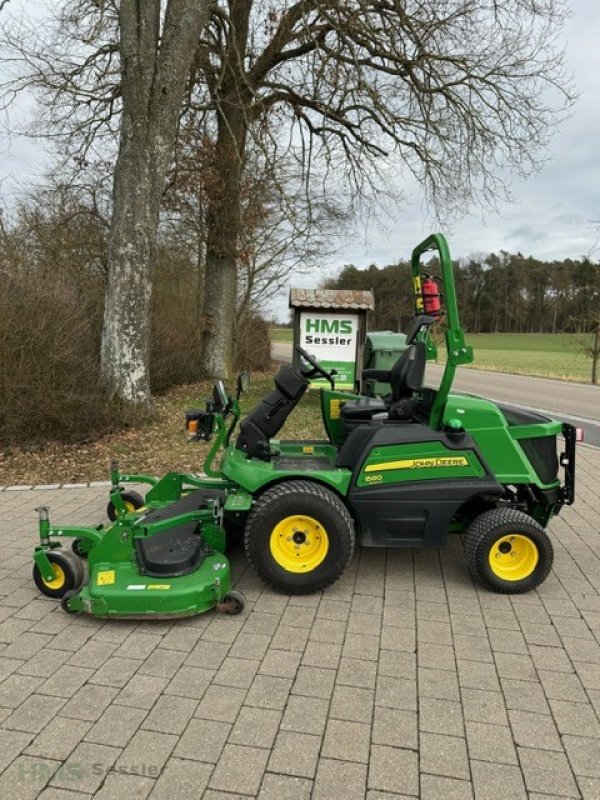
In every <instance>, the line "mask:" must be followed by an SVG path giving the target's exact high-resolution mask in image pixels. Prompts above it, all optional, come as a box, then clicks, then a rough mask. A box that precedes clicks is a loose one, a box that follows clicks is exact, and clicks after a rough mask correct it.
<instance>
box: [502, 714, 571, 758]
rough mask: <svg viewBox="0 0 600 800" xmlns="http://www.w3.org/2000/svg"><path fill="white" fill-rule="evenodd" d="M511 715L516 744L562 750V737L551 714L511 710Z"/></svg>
mask: <svg viewBox="0 0 600 800" xmlns="http://www.w3.org/2000/svg"><path fill="white" fill-rule="evenodd" d="M509 717H510V724H511V727H512V731H513V736H514V740H515V744H517V745H521V746H523V747H534V748H539V749H541V750H557V751H559V752H562V745H561V742H560V737H559V735H558V731H557V730H556V725H555V724H554V720H553V719H552V717H551V716H548V715H545V714H532V713H530V712H529V711H510V712H509Z"/></svg>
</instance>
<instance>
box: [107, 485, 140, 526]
mask: <svg viewBox="0 0 600 800" xmlns="http://www.w3.org/2000/svg"><path fill="white" fill-rule="evenodd" d="M121 498H122V499H123V503H124V504H125V511H126V512H127V513H128V514H131V513H133V512H134V511H137V510H138V509H140V508H142V506H143V505H144V498H143V497H142V495H141V494H139V493H138V492H134V491H133V490H132V491H127V492H121ZM106 516H107V517H108V518H109V520H110V521H111V522H114V521H115V520H116V518H117V509H116V508H115V507H114V504H113V502H112V500H109V501H108V505H107V506H106Z"/></svg>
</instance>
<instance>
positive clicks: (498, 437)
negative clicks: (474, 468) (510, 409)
mask: <svg viewBox="0 0 600 800" xmlns="http://www.w3.org/2000/svg"><path fill="white" fill-rule="evenodd" d="M450 419H459V420H460V421H461V423H462V425H463V427H464V429H465V430H466V431H467V433H469V435H470V436H471V437H472V438H473V439H474V441H475V442H476V444H477V446H478V447H479V449H480V451H481V452H482V453H483V455H484V458H485V459H486V462H487V465H488V467H489V469H490V470H491V472H492V473H493V474H494V475H495V476H496V479H497V480H498V482H499V483H503V484H505V485H509V484H515V485H518V484H526V485H534V486H538V487H539V488H543V489H546V488H554V487H555V486H558V485H559V481H558V480H557V481H554V482H553V483H551V484H549V485H546V484H543V483H541V482H540V479H539V478H538V476H537V473H536V472H535V470H534V469H533V467H532V466H531V464H530V463H529V460H528V458H527V457H526V455H525V453H524V452H523V449H522V448H521V447H520V445H519V439H522V438H523V439H525V438H534V437H542V436H556V435H558V434H560V433H561V431H562V423H560V422H547V423H540V424H539V425H522V426H520V425H514V426H509V425H508V423H507V421H506V419H505V418H504V415H503V414H502V413H501V411H500V409H499V408H498V407H497V406H496V405H495V404H494V403H492V402H490V401H489V400H485V399H484V398H483V397H477V396H475V395H467V394H451V395H449V396H448V400H447V403H446V405H445V408H444V415H443V423H444V424H445V423H447V422H448V421H449V420H450Z"/></svg>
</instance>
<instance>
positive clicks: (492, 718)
mask: <svg viewBox="0 0 600 800" xmlns="http://www.w3.org/2000/svg"><path fill="white" fill-rule="evenodd" d="M462 702H463V709H464V715H465V719H467V720H473V721H474V722H489V723H491V724H493V725H506V724H507V723H508V719H507V717H506V707H505V705H504V698H503V696H502V694H501V693H500V692H486V691H483V690H482V689H463V691H462Z"/></svg>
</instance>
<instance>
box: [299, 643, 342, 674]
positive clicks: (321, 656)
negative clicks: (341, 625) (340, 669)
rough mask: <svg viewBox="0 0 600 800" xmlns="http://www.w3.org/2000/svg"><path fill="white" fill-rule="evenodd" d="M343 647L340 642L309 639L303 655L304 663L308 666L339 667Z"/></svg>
mask: <svg viewBox="0 0 600 800" xmlns="http://www.w3.org/2000/svg"><path fill="white" fill-rule="evenodd" d="M341 652H342V647H341V645H339V644H327V643H325V642H311V641H309V642H308V644H307V645H306V649H305V650H304V654H303V656H302V664H303V665H304V666H308V667H320V668H325V669H337V666H338V664H339V661H340V655H341Z"/></svg>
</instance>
